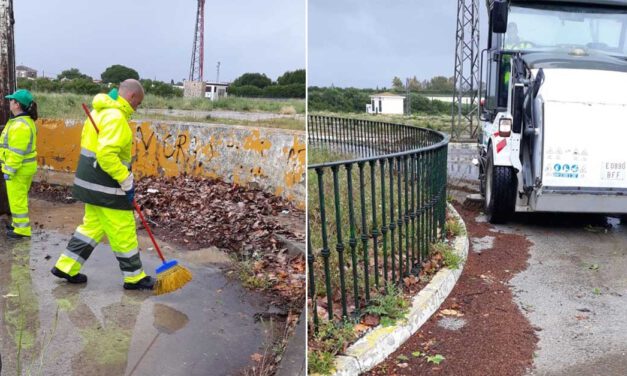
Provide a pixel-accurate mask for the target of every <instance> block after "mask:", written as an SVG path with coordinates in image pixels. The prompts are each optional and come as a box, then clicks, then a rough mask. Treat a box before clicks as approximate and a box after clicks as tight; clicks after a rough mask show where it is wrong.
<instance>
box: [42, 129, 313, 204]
mask: <svg viewBox="0 0 627 376" xmlns="http://www.w3.org/2000/svg"><path fill="white" fill-rule="evenodd" d="M131 126H132V127H133V129H134V130H135V142H134V144H133V161H134V163H133V171H134V173H135V174H136V175H137V176H168V177H171V176H177V175H180V174H187V175H191V176H201V177H207V178H220V179H222V180H224V181H228V182H233V183H235V184H240V185H246V184H252V185H254V186H256V187H260V188H262V189H266V190H271V191H272V192H275V194H277V195H281V196H283V197H286V198H287V199H289V200H292V201H295V202H297V203H301V202H304V191H305V190H304V184H305V173H306V166H305V156H306V148H305V147H306V146H305V141H304V136H303V135H302V134H301V135H298V134H294V133H293V132H291V133H281V132H279V131H272V132H270V131H268V130H260V129H257V128H244V127H226V126H213V125H185V124H168V123H162V122H159V123H157V122H155V123H152V122H141V123H131ZM38 128H39V137H38V153H39V162H40V166H43V167H45V168H47V169H51V170H56V171H66V172H72V171H74V170H75V168H76V165H77V163H78V157H79V153H80V132H81V129H82V123H79V122H69V121H63V120H45V119H44V120H40V121H38ZM71 140H74V141H71Z"/></svg>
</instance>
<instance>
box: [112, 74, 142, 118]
mask: <svg viewBox="0 0 627 376" xmlns="http://www.w3.org/2000/svg"><path fill="white" fill-rule="evenodd" d="M118 93H119V94H120V96H121V97H122V98H124V99H126V101H127V102H128V103H129V104H130V105H131V106H132V107H133V109H134V110H136V109H137V107H139V105H140V104H141V103H142V101H143V100H144V88H143V87H142V84H141V83H140V82H139V81H137V80H134V79H132V78H129V79H128V80H124V81H122V83H121V84H120V89H119V90H118Z"/></svg>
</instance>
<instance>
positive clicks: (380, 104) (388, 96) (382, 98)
mask: <svg viewBox="0 0 627 376" xmlns="http://www.w3.org/2000/svg"><path fill="white" fill-rule="evenodd" d="M366 112H367V113H369V114H398V115H402V114H404V113H405V96H404V95H396V94H392V93H379V94H373V95H371V96H370V103H369V104H367V105H366Z"/></svg>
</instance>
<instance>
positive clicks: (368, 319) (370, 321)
mask: <svg viewBox="0 0 627 376" xmlns="http://www.w3.org/2000/svg"><path fill="white" fill-rule="evenodd" d="M380 321H381V320H380V319H379V317H378V316H375V315H366V316H364V318H363V319H362V320H361V322H362V323H363V324H364V325H368V326H377V325H379V322H380Z"/></svg>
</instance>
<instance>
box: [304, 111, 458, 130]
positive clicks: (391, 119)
mask: <svg viewBox="0 0 627 376" xmlns="http://www.w3.org/2000/svg"><path fill="white" fill-rule="evenodd" d="M310 115H323V116H332V117H343V118H350V119H359V120H371V121H381V122H388V123H396V124H407V125H413V126H416V127H420V128H427V129H433V130H436V131H440V132H444V133H447V134H450V133H451V115H429V114H413V115H411V116H406V115H391V114H376V115H375V114H366V113H360V114H357V113H334V112H315V113H310ZM465 131H466V130H465Z"/></svg>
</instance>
